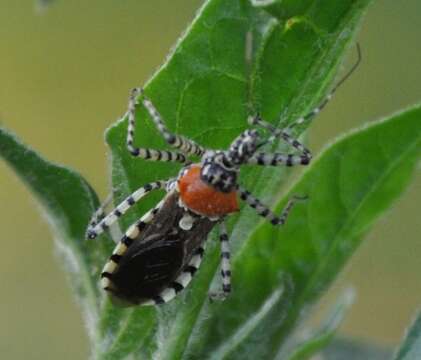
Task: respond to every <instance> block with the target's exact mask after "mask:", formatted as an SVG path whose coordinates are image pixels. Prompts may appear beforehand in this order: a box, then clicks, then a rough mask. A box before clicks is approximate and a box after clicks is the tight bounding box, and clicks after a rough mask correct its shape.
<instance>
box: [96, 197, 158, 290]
mask: <svg viewBox="0 0 421 360" xmlns="http://www.w3.org/2000/svg"><path fill="white" fill-rule="evenodd" d="M163 203H164V202H163V201H160V202H159V203H158V204H157V205H156V206H155V207H154V208H153V209H151V210H149V211H148V212H147V213H146V214H145V215H143V216H142V218H141V219H140V220H138V221H137V222H136V223H134V224H133V225H132V226H130V227H129V229H128V230H127V231H126V232H125V234H124V235H123V237H122V238H121V240H120V242H119V243H118V244H117V246H116V247H115V248H114V251H113V253H112V255H111V256H110V258H109V260H108V261H107V263H106V264H105V266H104V268H103V270H102V273H101V286H102V288H103V289H104V290H107V291H110V292H112V291H113V290H114V285H113V283H112V275H113V273H114V272H115V271H116V270H117V267H118V263H119V262H120V259H121V258H122V256H124V254H125V253H126V252H127V249H128V248H129V247H130V246H131V245H132V244H133V241H134V240H135V239H136V238H137V237H138V236H139V233H140V232H141V231H142V230H143V229H144V228H145V226H146V224H149V223H150V222H151V221H152V220H153V218H154V217H155V214H156V213H157V212H158V211H159V209H160V208H161V206H162V204H163Z"/></svg>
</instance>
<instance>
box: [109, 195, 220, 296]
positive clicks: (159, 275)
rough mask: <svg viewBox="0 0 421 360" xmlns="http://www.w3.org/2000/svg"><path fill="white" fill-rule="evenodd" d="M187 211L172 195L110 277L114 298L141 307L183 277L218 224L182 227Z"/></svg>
mask: <svg viewBox="0 0 421 360" xmlns="http://www.w3.org/2000/svg"><path fill="white" fill-rule="evenodd" d="M185 214H186V211H185V210H184V209H183V208H181V207H180V206H179V205H178V193H171V194H168V195H167V198H166V200H165V202H164V204H163V206H162V208H161V209H160V210H159V211H158V213H157V214H156V215H155V217H154V219H153V221H152V222H151V223H150V224H148V225H147V226H146V227H145V229H144V230H143V231H142V232H141V233H140V234H139V236H138V237H137V238H136V239H135V240H134V242H133V244H132V245H131V246H130V247H129V248H128V250H127V252H126V253H125V254H124V255H123V257H122V258H121V259H120V261H119V263H118V268H117V269H116V271H115V272H114V273H113V274H112V276H111V277H110V280H111V281H112V283H113V285H114V288H115V290H113V291H112V293H113V295H114V296H116V297H117V298H120V299H122V300H124V301H126V302H129V303H132V304H139V303H142V302H144V301H147V300H150V299H153V298H155V297H156V296H157V295H158V294H159V293H160V292H161V291H162V290H163V289H165V288H166V287H168V285H169V284H171V282H172V281H174V280H175V279H176V278H177V276H178V275H179V274H180V272H181V271H182V269H183V268H184V266H185V265H186V264H187V263H188V262H189V260H190V259H191V257H192V254H193V253H194V251H195V249H197V248H198V247H199V246H201V244H202V243H203V242H204V241H205V240H206V237H207V236H208V234H209V232H210V231H211V229H212V228H213V227H214V226H215V222H213V221H210V220H209V219H207V218H199V217H198V218H197V219H196V221H195V222H194V225H193V227H192V229H190V230H188V231H185V230H182V229H181V228H180V227H179V222H180V220H181V218H182V217H183V216H184V215H185Z"/></svg>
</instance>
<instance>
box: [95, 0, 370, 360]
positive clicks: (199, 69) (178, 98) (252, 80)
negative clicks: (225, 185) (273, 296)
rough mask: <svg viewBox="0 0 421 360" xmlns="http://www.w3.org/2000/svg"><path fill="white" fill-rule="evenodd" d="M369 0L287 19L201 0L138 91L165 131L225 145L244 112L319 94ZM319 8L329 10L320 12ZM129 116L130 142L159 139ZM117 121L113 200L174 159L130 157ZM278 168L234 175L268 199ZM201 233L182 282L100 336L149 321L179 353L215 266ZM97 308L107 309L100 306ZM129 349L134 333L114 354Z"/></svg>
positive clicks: (274, 111) (274, 117)
mask: <svg viewBox="0 0 421 360" xmlns="http://www.w3.org/2000/svg"><path fill="white" fill-rule="evenodd" d="M369 2H370V1H369V0H356V1H344V2H342V5H341V6H340V8H341V11H334V9H338V5H337V2H336V1H333V0H331V1H326V0H324V1H314V2H313V4H312V5H311V6H310V7H308V8H307V7H306V8H305V9H304V8H302V9H301V11H298V10H297V12H296V13H294V16H295V17H294V18H292V19H286V18H282V17H273V16H272V15H271V14H270V13H268V12H267V11H266V10H265V9H262V8H261V7H258V6H253V4H252V3H250V2H249V1H248V0H232V1H223V0H210V1H207V2H206V3H205V5H204V6H203V7H202V9H201V10H200V11H199V13H198V16H197V17H196V19H195V20H194V22H193V23H192V25H191V26H190V28H189V29H188V30H187V31H186V33H185V35H184V36H183V38H182V39H181V40H180V41H179V43H178V44H177V46H176V47H175V49H174V50H173V52H172V54H171V55H170V57H169V58H168V60H167V62H166V63H165V64H164V65H163V66H162V67H161V68H160V69H159V71H158V72H157V73H156V74H155V75H154V77H153V78H152V79H151V80H150V81H149V82H148V83H147V85H146V86H145V91H146V93H147V95H148V96H149V97H150V98H151V99H152V100H153V102H154V104H155V105H156V106H157V108H158V110H159V112H160V113H161V115H162V116H163V118H164V119H165V122H166V123H167V125H168V127H169V128H170V129H171V130H172V131H174V132H176V133H179V134H183V135H185V136H188V137H190V138H192V139H194V140H195V141H197V142H199V143H201V144H203V145H205V146H208V147H212V148H226V147H227V146H228V145H229V143H230V142H231V141H232V140H233V139H234V138H235V137H236V136H237V135H238V134H239V133H240V132H241V131H242V130H244V129H245V128H246V127H247V123H246V119H247V116H248V115H249V114H250V113H255V112H259V113H260V114H262V115H263V116H264V117H265V119H266V120H268V121H270V122H272V123H273V124H275V125H281V126H285V125H286V124H288V123H291V122H292V121H293V120H294V119H295V118H296V117H297V116H298V115H299V114H303V113H305V112H306V111H308V110H309V109H310V108H311V107H312V106H314V105H315V104H316V103H317V101H319V100H320V99H321V98H322V96H323V94H324V93H325V92H326V89H327V87H328V85H329V84H330V83H331V81H332V79H333V75H334V73H335V71H336V68H337V66H338V64H339V62H340V61H341V58H342V56H343V53H344V50H345V48H346V47H347V45H348V44H349V43H350V41H351V39H352V36H353V34H354V32H355V29H356V27H357V25H358V22H359V20H360V18H361V16H362V14H363V12H364V10H365V8H366V7H367V5H368V3H369ZM332 7H333V8H332ZM332 9H333V10H332ZM324 13H326V14H328V15H327V16H321V14H324ZM281 115H282V116H281ZM136 118H137V127H138V131H137V133H136V138H135V143H136V144H139V145H140V144H141V146H145V147H150V148H163V147H165V144H164V142H163V140H162V139H161V138H160V136H159V134H158V132H157V131H156V129H155V128H154V126H153V125H152V124H151V122H150V120H149V119H148V117H147V115H146V111H145V109H143V108H141V107H139V109H138V111H137V117H136ZM126 121H127V119H126V118H125V117H124V118H123V119H122V120H121V121H119V122H118V123H116V124H115V125H114V126H112V127H111V128H110V129H109V130H108V131H107V136H106V138H107V142H108V144H109V145H110V148H111V152H112V168H113V174H112V178H113V189H114V191H115V193H114V195H115V199H116V202H118V201H119V200H121V199H123V198H124V197H125V196H126V195H127V194H129V193H131V192H133V191H134V190H135V189H137V188H138V187H140V186H141V185H142V184H144V183H146V182H149V181H152V180H156V179H166V178H169V177H174V176H176V174H177V172H178V168H179V167H177V166H176V165H170V164H165V163H151V162H145V161H141V160H138V161H136V159H133V158H132V157H131V156H130V155H129V153H128V152H127V150H126V148H125V137H126V131H127V122H126ZM276 147H277V148H278V149H279V148H280V147H279V146H276ZM285 178H286V176H285V170H284V169H265V170H262V169H257V168H255V169H252V168H250V169H244V170H243V171H242V174H241V182H242V183H243V184H245V185H246V186H247V187H248V188H249V189H251V190H252V191H253V192H254V193H255V194H256V195H258V196H260V197H261V198H262V199H263V200H264V201H266V202H267V203H268V204H269V205H270V204H273V202H274V201H275V200H276V198H277V195H278V194H279V189H280V188H281V185H282V184H283V183H284V182H285ZM160 196H162V194H161V195H158V194H157V195H151V196H150V197H149V198H148V199H146V200H145V201H142V204H140V205H139V206H137V208H136V209H135V210H134V211H132V212H131V214H129V215H128V216H126V217H125V218H124V219H122V221H121V225H122V228H126V227H127V226H128V225H129V224H131V223H133V222H134V221H136V219H137V218H138V217H139V216H141V215H142V214H143V213H144V212H145V211H147V210H148V209H149V208H150V207H151V206H153V204H154V203H156V202H157V201H158V199H159V197H160ZM251 214H252V211H250V210H249V209H247V210H245V211H243V212H242V214H241V215H240V216H237V217H232V219H231V222H230V227H231V228H233V229H234V232H233V235H232V243H233V246H234V249H236V248H239V247H241V245H242V243H243V242H245V241H246V240H247V237H248V236H247V235H245V236H244V234H249V233H250V232H251V231H252V230H253V228H254V227H255V225H256V221H250V220H249V217H250V216H252V215H251ZM210 238H211V239H210V242H212V243H213V245H212V246H210V247H208V250H207V251H208V254H207V257H206V260H205V262H204V264H203V265H202V268H201V271H200V273H199V275H198V276H196V277H195V281H194V284H193V286H191V289H190V291H186V292H184V294H183V295H182V296H181V298H180V299H178V300H175V301H173V302H172V303H171V304H169V305H166V306H164V307H160V308H158V309H157V310H156V309H146V308H139V309H136V310H134V311H133V312H126V313H123V314H122V317H121V318H120V322H121V323H122V324H124V327H121V326H117V327H113V325H112V323H111V322H107V321H103V322H102V323H103V324H104V328H107V326H108V328H109V329H110V331H109V332H108V335H109V337H110V338H111V337H115V336H116V334H117V332H118V334H119V335H118V336H119V339H120V340H121V341H123V342H124V341H125V340H124V339H127V341H130V340H129V339H130V338H131V334H132V333H137V334H139V337H140V338H141V339H143V338H148V337H149V336H152V334H153V333H152V331H156V334H157V335H156V336H157V338H158V340H157V341H156V342H155V344H156V345H157V346H158V347H157V349H156V353H155V356H157V357H159V356H160V357H162V358H163V359H167V358H171V359H178V358H181V357H182V356H183V354H184V352H185V349H186V346H187V345H188V344H189V343H190V342H191V341H192V339H191V331H192V330H193V329H194V328H195V327H196V324H197V322H198V320H199V318H198V316H199V314H200V313H201V312H202V311H203V309H204V307H206V306H207V290H208V288H209V284H210V281H211V280H212V278H213V277H214V274H215V271H216V268H217V266H218V251H217V247H216V246H215V243H214V242H213V241H211V240H212V239H213V236H211V237H210ZM185 303H188V304H189V306H184V304H185ZM102 318H103V319H107V318H108V319H111V318H112V316H109V314H107V311H104V313H103V314H102ZM143 318H147V320H146V321H145V323H144V322H143V321H142V320H139V319H143ZM151 319H152V320H151ZM151 324H154V325H151ZM156 327H157V330H153V329H155V328H156ZM111 346H113V347H114V348H115V347H116V346H117V345H115V344H114V345H113V344H112V345H111ZM106 349H107V348H106V347H105V348H104V352H106V351H107V350H106ZM136 349H137V348H136V347H135V343H133V346H130V347H125V350H124V351H121V352H119V353H118V356H120V357H121V356H124V354H127V353H130V352H132V351H135V350H136Z"/></svg>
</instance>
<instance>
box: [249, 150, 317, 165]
mask: <svg viewBox="0 0 421 360" xmlns="http://www.w3.org/2000/svg"><path fill="white" fill-rule="evenodd" d="M310 161H311V156H308V154H307V155H297V154H282V153H263V152H261V153H255V154H254V155H253V156H252V157H251V158H249V159H248V160H247V162H246V164H248V165H263V166H279V165H285V166H294V165H308V164H309V163H310Z"/></svg>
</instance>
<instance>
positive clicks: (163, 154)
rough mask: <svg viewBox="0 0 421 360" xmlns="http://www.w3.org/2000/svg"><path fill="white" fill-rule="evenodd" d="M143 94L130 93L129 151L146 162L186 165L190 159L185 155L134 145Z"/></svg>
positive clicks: (138, 90) (138, 91)
mask: <svg viewBox="0 0 421 360" xmlns="http://www.w3.org/2000/svg"><path fill="white" fill-rule="evenodd" d="M140 93H141V90H140V89H138V88H135V89H133V90H132V92H131V93H130V97H129V110H128V118H129V124H128V126H127V141H126V143H127V149H128V150H129V152H130V154H132V155H133V156H135V157H138V158H141V159H144V160H151V161H167V162H180V163H183V164H184V163H186V162H188V159H187V158H186V156H185V155H184V154H181V153H179V152H174V151H166V150H154V149H147V148H139V147H135V146H134V145H133V143H134V131H135V123H136V120H135V115H136V114H135V113H136V105H137V97H138V96H139V94H140Z"/></svg>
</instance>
